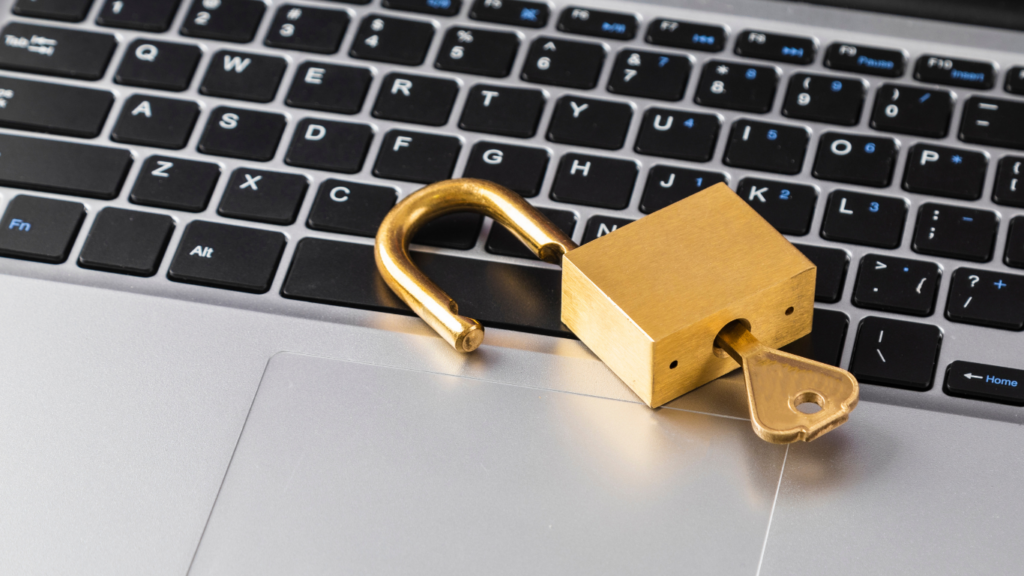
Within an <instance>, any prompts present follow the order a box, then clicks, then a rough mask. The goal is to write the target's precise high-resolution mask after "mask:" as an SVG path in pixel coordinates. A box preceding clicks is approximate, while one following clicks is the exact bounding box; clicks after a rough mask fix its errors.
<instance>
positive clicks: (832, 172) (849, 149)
mask: <svg viewBox="0 0 1024 576" xmlns="http://www.w3.org/2000/svg"><path fill="white" fill-rule="evenodd" d="M898 154H899V149H898V148H897V147H896V141H895V140H893V139H892V138H875V137H871V136H859V135H856V134H840V133H838V132H826V133H825V134H822V135H821V140H819V141H818V155H817V158H816V159H815V161H814V171H813V174H814V177H815V178H821V179H822V180H834V181H837V182H850V183H851V184H863V185H864V186H876V187H878V188H884V187H886V186H888V185H889V183H890V182H891V181H892V168H893V165H895V164H896V156H897V155H898Z"/></svg>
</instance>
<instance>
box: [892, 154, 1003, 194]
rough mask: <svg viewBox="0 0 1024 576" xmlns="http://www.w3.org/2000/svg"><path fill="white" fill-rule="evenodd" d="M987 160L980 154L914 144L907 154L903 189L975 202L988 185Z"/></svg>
mask: <svg viewBox="0 0 1024 576" xmlns="http://www.w3.org/2000/svg"><path fill="white" fill-rule="evenodd" d="M987 168H988V157H987V156H986V155H985V154H983V153H981V152H974V151H972V150H961V149H958V148H946V147H944V146H933V145H931V144H914V145H913V146H911V147H910V150H909V151H907V169H906V171H905V172H904V174H903V188H904V189H905V190H909V191H911V192H919V193H921V194H932V195H935V196H946V197H948V198H961V199H963V200H976V199H978V198H980V197H981V189H982V187H983V186H984V184H985V170H986V169H987Z"/></svg>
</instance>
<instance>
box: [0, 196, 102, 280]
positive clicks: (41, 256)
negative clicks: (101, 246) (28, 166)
mask: <svg viewBox="0 0 1024 576" xmlns="http://www.w3.org/2000/svg"><path fill="white" fill-rule="evenodd" d="M83 218H85V206H82V205H81V204H79V203H78V202H65V201H64V200H51V199H50V198H37V197H35V196H25V195H23V194H19V195H18V196H15V197H14V198H11V201H10V202H8V203H7V209H6V210H4V217H3V219H0V256H6V257H8V258H21V259H22V260H37V261H39V262H49V263H51V264H59V263H61V262H63V261H65V260H67V259H68V253H70V252H71V245H72V244H74V242H75V237H76V236H78V228H79V227H80V226H81V225H82V219H83Z"/></svg>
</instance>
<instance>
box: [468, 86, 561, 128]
mask: <svg viewBox="0 0 1024 576" xmlns="http://www.w3.org/2000/svg"><path fill="white" fill-rule="evenodd" d="M543 109H544V93H543V92H541V91H540V90H530V89H524V88H510V87H508V86H495V85H486V84H477V85H476V86H473V87H472V88H470V89H469V95H468V96H467V97H466V105H465V107H464V108H463V109H462V118H461V119H460V120H459V128H462V129H463V130H471V131H473V132H487V133H490V134H502V135H505V136H517V137H519V138H529V137H530V136H533V135H534V134H535V133H536V132H537V121H538V120H540V112H541V110H543Z"/></svg>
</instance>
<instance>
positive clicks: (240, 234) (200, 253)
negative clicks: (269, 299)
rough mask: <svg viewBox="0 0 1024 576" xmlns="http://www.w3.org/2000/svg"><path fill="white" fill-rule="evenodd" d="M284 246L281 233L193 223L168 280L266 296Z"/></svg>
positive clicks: (198, 222) (185, 236)
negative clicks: (264, 293) (265, 293)
mask: <svg viewBox="0 0 1024 576" xmlns="http://www.w3.org/2000/svg"><path fill="white" fill-rule="evenodd" d="M284 245H285V236H284V234H281V233H280V232H270V231H268V230H255V229H253V228H243V227H241V226H229V225H227V224H214V223H213V222H203V221H201V220H193V221H192V222H190V223H189V224H188V226H185V232H184V233H183V234H182V236H181V242H180V243H179V244H178V251H177V252H176V253H175V254H174V259H173V260H171V266H170V268H169V269H168V270H167V277H168V278H170V279H171V280H174V281H176V282H188V283H190V284H201V285H204V286H213V287H214V288H227V289H229V290H240V291H243V292H254V293H257V294H262V293H263V292H266V291H267V290H270V283H271V282H273V280H274V272H275V271H276V270H277V263H278V261H279V260H280V259H281V252H283V251H284Z"/></svg>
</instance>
